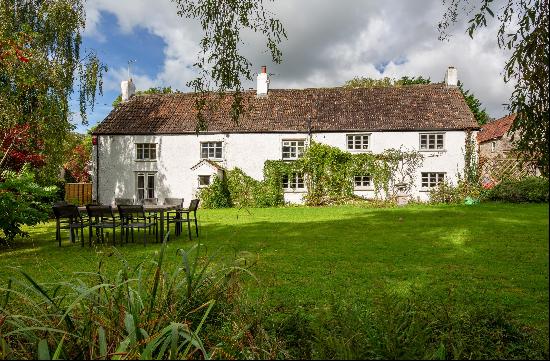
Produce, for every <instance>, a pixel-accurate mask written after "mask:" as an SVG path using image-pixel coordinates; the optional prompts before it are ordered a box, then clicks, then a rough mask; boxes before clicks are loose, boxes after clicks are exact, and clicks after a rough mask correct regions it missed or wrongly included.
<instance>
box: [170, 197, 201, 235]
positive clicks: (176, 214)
mask: <svg viewBox="0 0 550 361" xmlns="http://www.w3.org/2000/svg"><path fill="white" fill-rule="evenodd" d="M198 207H199V200H198V199H192V200H191V202H190V203H189V207H188V208H186V209H178V210H175V211H171V212H169V213H170V215H169V216H168V217H166V218H167V222H168V230H170V223H175V224H176V225H177V224H181V223H187V231H188V234H189V239H191V221H194V222H195V232H196V234H197V237H198V236H199V226H198V224H197V208H198ZM191 213H193V218H191ZM183 216H185V218H184V217H183ZM168 240H170V233H168Z"/></svg>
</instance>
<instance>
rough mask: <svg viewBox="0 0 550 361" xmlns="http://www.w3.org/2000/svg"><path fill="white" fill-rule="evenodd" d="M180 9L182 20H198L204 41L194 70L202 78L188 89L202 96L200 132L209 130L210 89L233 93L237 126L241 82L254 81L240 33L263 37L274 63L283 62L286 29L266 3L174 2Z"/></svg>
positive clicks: (233, 0)
mask: <svg viewBox="0 0 550 361" xmlns="http://www.w3.org/2000/svg"><path fill="white" fill-rule="evenodd" d="M172 1H173V2H175V3H176V4H177V6H178V14H179V15H180V16H185V17H188V18H189V17H192V18H194V19H198V20H199V22H200V24H201V27H202V30H203V31H204V37H203V38H202V40H201V42H200V45H201V51H202V52H201V54H200V55H199V58H198V60H197V62H196V63H195V64H194V66H195V67H196V68H197V69H198V71H199V73H200V75H199V77H197V78H196V79H194V80H192V81H190V82H189V83H188V84H187V85H188V86H189V87H191V88H193V89H194V90H195V92H199V93H200V94H201V95H203V96H202V97H200V98H198V100H197V102H196V104H195V105H196V107H197V110H198V122H197V130H205V129H206V128H207V123H206V119H205V118H204V116H203V114H202V110H203V109H204V107H205V106H207V101H206V97H205V96H204V95H205V92H206V91H209V90H210V89H211V87H212V86H213V87H216V88H218V90H219V92H220V93H223V92H225V91H226V90H233V91H234V93H233V104H232V107H231V117H232V119H233V120H234V121H235V122H237V121H238V119H239V116H240V115H241V113H242V111H243V104H242V101H243V97H242V91H243V86H242V82H241V79H248V80H252V74H251V71H250V67H251V63H250V62H249V61H248V59H246V58H245V57H244V56H243V55H242V54H241V51H240V49H239V47H240V46H241V45H242V40H241V32H242V31H243V30H244V29H246V30H251V31H253V32H255V33H261V34H262V35H263V36H265V37H266V39H267V44H266V46H267V49H268V50H269V52H270V54H271V59H272V60H273V61H274V62H275V63H280V62H281V61H282V52H281V50H280V49H279V48H278V46H279V44H280V42H281V40H282V39H283V38H286V33H285V30H284V28H283V25H282V24H281V22H280V21H279V20H278V19H275V18H274V17H271V12H269V11H267V10H266V9H265V8H264V5H263V0H223V1H213V0H172Z"/></svg>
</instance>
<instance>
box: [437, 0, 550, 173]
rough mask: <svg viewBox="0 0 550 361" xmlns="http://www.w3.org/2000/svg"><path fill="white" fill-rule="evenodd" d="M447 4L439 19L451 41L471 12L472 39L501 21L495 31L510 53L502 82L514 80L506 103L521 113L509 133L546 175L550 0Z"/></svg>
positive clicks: (465, 0)
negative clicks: (456, 26) (453, 27)
mask: <svg viewBox="0 0 550 361" xmlns="http://www.w3.org/2000/svg"><path fill="white" fill-rule="evenodd" d="M443 3H444V4H447V5H448V8H447V11H446V13H445V15H444V17H443V19H442V20H441V22H440V23H439V29H440V39H449V37H450V32H449V30H450V28H451V25H453V24H454V23H456V22H457V21H458V20H459V19H461V18H462V17H463V16H467V17H470V16H471V15H470V14H473V16H472V17H471V18H470V19H469V21H468V27H467V29H466V31H467V32H468V34H469V35H470V37H473V36H474V33H475V32H476V31H477V30H479V29H480V28H483V27H486V26H487V22H488V21H490V20H491V19H496V21H498V22H499V23H500V26H499V29H498V32H497V34H496V40H497V43H498V46H499V47H500V48H502V49H507V50H509V51H511V55H510V58H508V60H507V61H506V64H505V65H504V81H505V82H510V81H512V82H513V83H515V85H514V91H513V92H512V95H511V97H510V103H509V104H508V105H507V107H508V110H509V111H510V113H516V114H517V116H516V118H515V120H514V123H513V124H512V127H511V129H510V131H511V132H516V131H517V134H519V137H517V138H515V139H514V141H515V145H516V149H517V150H518V151H519V152H518V154H519V155H520V157H522V158H523V159H529V160H531V159H532V160H534V161H535V162H536V163H537V165H538V167H539V169H540V170H541V172H542V174H543V175H544V176H546V177H548V174H549V162H550V158H549V149H548V129H549V114H548V107H549V103H550V99H549V94H548V93H549V92H548V90H549V89H548V84H549V83H550V79H549V77H550V75H549V74H550V36H549V33H548V28H549V25H550V24H549V23H548V13H549V12H550V10H549V4H548V0H507V1H505V2H504V3H503V4H502V5H503V6H500V5H497V4H495V3H494V2H493V0H479V1H469V0H443Z"/></svg>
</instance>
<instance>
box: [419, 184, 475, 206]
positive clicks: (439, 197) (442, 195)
mask: <svg viewBox="0 0 550 361" xmlns="http://www.w3.org/2000/svg"><path fill="white" fill-rule="evenodd" d="M484 194H485V191H484V190H483V189H482V188H481V186H480V185H479V184H477V183H470V182H467V181H465V180H460V181H459V182H458V184H457V185H456V186H454V185H452V184H449V183H447V182H443V183H441V184H439V185H438V186H437V187H433V188H432V189H430V203H432V204H441V203H444V204H462V203H464V201H465V199H466V198H467V197H470V198H473V199H480V198H483V196H484Z"/></svg>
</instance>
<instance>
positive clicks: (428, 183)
mask: <svg viewBox="0 0 550 361" xmlns="http://www.w3.org/2000/svg"><path fill="white" fill-rule="evenodd" d="M443 182H445V173H443V172H423V173H422V188H433V187H436V186H437V185H439V184H441V183H443Z"/></svg>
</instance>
